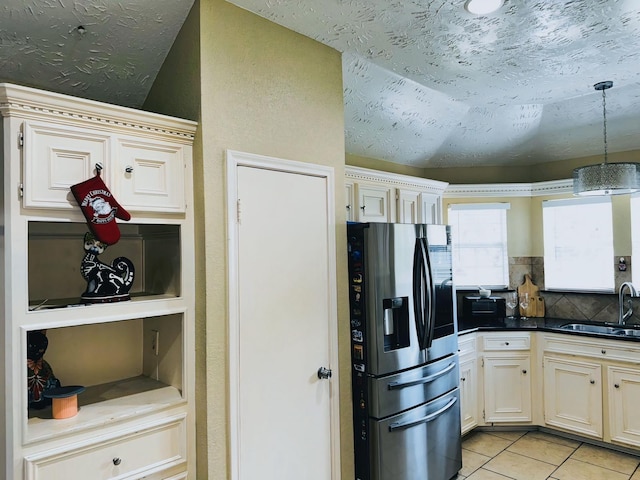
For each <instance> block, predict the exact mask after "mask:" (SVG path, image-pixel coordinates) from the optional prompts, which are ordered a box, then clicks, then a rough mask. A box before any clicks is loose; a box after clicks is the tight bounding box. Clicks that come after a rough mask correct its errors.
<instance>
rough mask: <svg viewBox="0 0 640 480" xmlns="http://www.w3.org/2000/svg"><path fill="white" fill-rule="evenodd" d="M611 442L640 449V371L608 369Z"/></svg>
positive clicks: (613, 367)
mask: <svg viewBox="0 0 640 480" xmlns="http://www.w3.org/2000/svg"><path fill="white" fill-rule="evenodd" d="M607 387H608V388H607V389H608V396H609V431H610V435H611V441H612V442H620V443H624V444H626V445H630V446H633V447H640V369H631V368H623V367H615V366H610V367H608V385H607Z"/></svg>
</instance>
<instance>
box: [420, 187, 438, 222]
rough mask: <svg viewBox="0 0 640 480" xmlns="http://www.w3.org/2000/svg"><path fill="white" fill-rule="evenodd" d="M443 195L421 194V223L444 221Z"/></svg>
mask: <svg viewBox="0 0 640 480" xmlns="http://www.w3.org/2000/svg"><path fill="white" fill-rule="evenodd" d="M441 212H442V197H440V195H434V194H432V193H421V194H420V223H442V215H441Z"/></svg>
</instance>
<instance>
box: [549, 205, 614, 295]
mask: <svg viewBox="0 0 640 480" xmlns="http://www.w3.org/2000/svg"><path fill="white" fill-rule="evenodd" d="M542 228H543V238H544V282H545V288H546V289H547V290H563V291H567V290H569V291H587V292H613V291H614V289H615V277H614V268H613V259H614V253H613V214H612V206H611V197H608V196H607V197H604V196H603V197H597V198H596V197H590V198H571V199H562V200H547V201H544V202H543V203H542Z"/></svg>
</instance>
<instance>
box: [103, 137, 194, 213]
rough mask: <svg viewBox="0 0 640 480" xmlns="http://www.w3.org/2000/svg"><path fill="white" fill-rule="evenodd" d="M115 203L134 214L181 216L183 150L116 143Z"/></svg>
mask: <svg viewBox="0 0 640 480" xmlns="http://www.w3.org/2000/svg"><path fill="white" fill-rule="evenodd" d="M116 158H117V159H118V160H117V162H118V163H117V166H116V167H114V169H115V177H114V183H115V188H116V190H117V192H118V194H117V197H116V198H117V199H118V201H119V202H120V203H121V204H122V205H124V206H125V207H126V208H127V209H131V210H133V211H136V210H138V211H140V210H142V211H156V212H184V211H185V197H184V178H185V177H184V176H185V161H184V147H183V146H182V145H175V144H171V143H163V142H158V141H155V142H153V143H151V142H144V141H142V140H139V139H127V138H119V139H118V152H117V156H116Z"/></svg>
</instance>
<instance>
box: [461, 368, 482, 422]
mask: <svg viewBox="0 0 640 480" xmlns="http://www.w3.org/2000/svg"><path fill="white" fill-rule="evenodd" d="M477 378H478V362H477V361H476V359H475V358H473V357H471V358H468V359H466V360H462V359H461V360H460V417H461V421H462V433H463V434H464V433H466V432H468V431H469V430H471V429H472V428H473V427H475V426H476V425H478V384H477Z"/></svg>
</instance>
